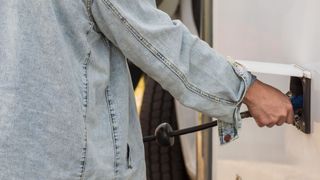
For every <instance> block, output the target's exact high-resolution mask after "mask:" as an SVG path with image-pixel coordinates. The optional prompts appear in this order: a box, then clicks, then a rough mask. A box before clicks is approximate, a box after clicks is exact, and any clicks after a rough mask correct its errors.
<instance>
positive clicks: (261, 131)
mask: <svg viewBox="0 0 320 180" xmlns="http://www.w3.org/2000/svg"><path fill="white" fill-rule="evenodd" d="M214 7H215V9H214V12H215V13H214V17H215V18H214V31H215V34H214V37H215V39H214V43H215V48H216V49H217V50H218V51H219V52H220V53H222V54H224V55H226V56H231V57H233V58H235V59H253V60H259V61H262V62H268V63H269V62H273V63H282V64H297V65H298V66H301V67H303V68H305V69H307V70H308V71H310V72H311V73H312V82H311V83H312V87H311V99H312V100H311V101H312V102H311V106H312V108H311V120H312V127H313V131H312V134H311V135H305V134H303V133H301V132H299V131H297V130H296V129H295V128H294V127H292V126H289V125H286V126H283V127H280V128H278V127H276V128H271V129H268V128H258V127H257V126H256V124H255V122H254V120H253V119H247V120H245V121H244V122H243V129H242V131H241V133H240V139H239V140H238V141H237V142H235V143H233V144H230V145H226V146H219V149H218V151H219V153H218V157H217V159H218V160H217V164H218V166H217V169H218V180H226V179H235V177H236V174H238V175H240V176H241V177H242V179H244V180H256V179H259V180H264V179H267V180H270V179H272V180H289V179H290V180H302V179H303V180H319V179H320V171H319V170H320V111H319V107H320V61H319V60H318V58H319V57H320V50H319V49H320V20H319V18H320V1H319V0H280V1H279V0H267V1H266V0H236V1H235V0H215V6H214ZM264 65H266V66H260V65H257V66H254V65H253V66H250V67H248V68H249V69H259V70H257V71H258V72H263V73H266V72H267V73H270V72H271V71H272V72H277V73H271V74H282V75H288V74H296V75H297V76H300V75H301V72H299V71H296V70H293V69H292V67H288V66H282V65H280V66H278V67H269V66H268V64H264ZM269 65H270V64H269ZM289 66H290V65H289ZM264 67H266V69H264ZM287 68H288V69H287ZM257 75H258V79H260V80H262V81H265V82H267V83H269V84H271V85H273V86H275V87H278V88H280V89H281V90H282V91H283V92H285V91H287V90H288V85H289V78H288V77H286V76H278V75H266V74H260V73H258V74H257Z"/></svg>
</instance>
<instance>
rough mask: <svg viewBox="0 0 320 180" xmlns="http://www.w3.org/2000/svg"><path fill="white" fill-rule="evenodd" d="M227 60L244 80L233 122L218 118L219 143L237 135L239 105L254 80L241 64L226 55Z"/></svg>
mask: <svg viewBox="0 0 320 180" xmlns="http://www.w3.org/2000/svg"><path fill="white" fill-rule="evenodd" d="M227 60H228V61H229V63H230V64H231V65H232V67H233V69H234V71H235V72H236V74H237V75H238V76H239V77H240V78H241V80H242V81H243V82H244V86H245V88H244V90H243V92H242V94H241V97H240V100H239V101H238V102H237V105H236V107H235V110H234V114H233V123H229V122H224V121H221V120H218V133H219V139H220V144H226V143H229V142H231V141H233V140H235V139H237V138H238V137H239V135H238V130H239V129H240V128H241V116H240V107H241V104H242V101H243V98H244V96H245V94H246V92H247V89H248V88H249V87H250V86H251V85H252V84H253V82H254V81H255V80H256V76H254V75H252V74H251V73H250V72H248V71H247V70H246V68H245V67H244V66H243V65H241V64H240V63H238V62H236V61H234V60H233V59H232V58H230V57H228V58H227Z"/></svg>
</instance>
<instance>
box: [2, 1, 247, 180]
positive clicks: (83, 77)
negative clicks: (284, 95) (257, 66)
mask: <svg viewBox="0 0 320 180" xmlns="http://www.w3.org/2000/svg"><path fill="white" fill-rule="evenodd" d="M0 2H1V6H0V179H24V180H25V179H27V180H29V179H30V180H43V179H61V180H73V179H74V180H79V179H104V180H105V179H136V180H141V179H145V163H144V145H143V143H142V135H141V130H140V124H139V120H138V117H137V111H136V106H135V101H134V95H133V89H132V85H131V80H130V75H129V73H128V66H127V58H128V59H130V60H131V61H132V62H133V63H135V64H136V65H137V66H139V67H140V68H141V69H143V70H144V71H145V72H146V73H147V74H148V75H150V76H151V77H153V78H154V79H155V80H157V81H158V82H159V83H160V84H161V85H162V86H163V88H165V89H167V90H168V91H170V93H171V94H172V95H173V96H174V97H175V98H176V99H178V100H179V101H180V102H181V103H183V104H185V105H186V106H189V107H192V108H194V109H197V110H198V111H201V112H204V113H206V114H207V115H209V116H213V117H216V118H218V119H220V121H219V125H220V129H221V132H220V135H221V137H222V138H221V140H222V143H224V141H223V136H224V135H225V134H230V135H231V136H232V137H234V136H237V128H238V125H239V123H238V122H239V119H240V118H239V112H238V111H239V106H240V103H241V100H242V98H243V96H244V94H245V91H246V89H247V88H248V86H249V85H250V83H251V80H252V76H251V74H250V73H248V72H247V71H246V70H244V69H243V68H242V67H241V66H240V65H238V64H236V63H229V62H228V61H226V59H225V57H223V56H221V55H219V54H218V53H217V52H215V51H214V50H213V49H211V48H210V47H209V46H208V45H207V44H206V43H204V42H203V41H201V40H199V38H197V37H195V36H193V35H191V33H190V32H189V31H188V29H187V28H186V27H185V26H184V25H183V24H182V23H181V22H179V21H171V20H170V17H168V16H167V15H166V14H165V13H163V12H161V11H159V10H157V9H156V8H155V3H154V2H153V0H95V1H94V2H91V1H90V0H65V1H58V0H46V1H40V0H32V1H23V0H0ZM232 65H233V66H232Z"/></svg>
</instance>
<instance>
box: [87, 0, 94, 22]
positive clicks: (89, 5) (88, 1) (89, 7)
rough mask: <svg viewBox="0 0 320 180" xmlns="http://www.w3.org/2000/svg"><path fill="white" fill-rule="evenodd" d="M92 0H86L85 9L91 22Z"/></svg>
mask: <svg viewBox="0 0 320 180" xmlns="http://www.w3.org/2000/svg"><path fill="white" fill-rule="evenodd" d="M91 6H92V0H86V10H87V14H88V17H89V19H90V21H92V22H93V15H92V12H91Z"/></svg>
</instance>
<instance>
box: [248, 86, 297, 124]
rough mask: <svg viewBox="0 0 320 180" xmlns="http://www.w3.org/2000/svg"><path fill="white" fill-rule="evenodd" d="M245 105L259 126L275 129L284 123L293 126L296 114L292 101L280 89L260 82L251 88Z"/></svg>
mask: <svg viewBox="0 0 320 180" xmlns="http://www.w3.org/2000/svg"><path fill="white" fill-rule="evenodd" d="M243 103H244V104H246V105H247V106H248V109H249V111H250V113H251V115H252V117H253V118H254V119H255V121H256V123H257V124H258V126H260V127H263V126H268V127H273V126H274V125H275V124H276V125H278V126H280V125H282V124H283V123H285V122H286V123H288V124H292V123H293V121H294V114H293V108H292V104H291V102H290V99H289V98H288V97H287V96H286V95H284V94H283V93H282V92H281V91H279V90H278V89H275V88H273V87H272V86H269V85H267V84H264V83H262V82H261V81H259V80H255V82H254V83H253V84H252V85H251V86H250V87H249V89H248V91H247V94H246V95H245V97H244V100H243Z"/></svg>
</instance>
